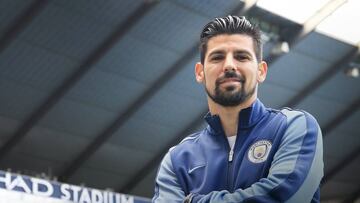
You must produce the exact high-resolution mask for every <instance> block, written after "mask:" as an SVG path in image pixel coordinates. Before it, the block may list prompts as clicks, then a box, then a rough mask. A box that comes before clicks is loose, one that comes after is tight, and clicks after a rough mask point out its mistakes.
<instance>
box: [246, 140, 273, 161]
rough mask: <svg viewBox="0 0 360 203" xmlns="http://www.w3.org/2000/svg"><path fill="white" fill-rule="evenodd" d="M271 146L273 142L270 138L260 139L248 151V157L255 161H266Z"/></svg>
mask: <svg viewBox="0 0 360 203" xmlns="http://www.w3.org/2000/svg"><path fill="white" fill-rule="evenodd" d="M271 146H272V145H271V142H270V141H268V140H259V141H257V142H255V143H254V144H252V145H251V147H250V149H249V151H248V159H249V160H250V161H251V162H253V163H262V162H264V161H266V159H267V157H268V155H269V152H270V149H271Z"/></svg>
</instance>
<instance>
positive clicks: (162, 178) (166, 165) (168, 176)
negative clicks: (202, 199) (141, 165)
mask: <svg viewBox="0 0 360 203" xmlns="http://www.w3.org/2000/svg"><path fill="white" fill-rule="evenodd" d="M184 199H185V194H184V191H183V190H182V189H181V187H180V184H179V183H178V180H177V177H176V175H175V173H174V170H173V166H172V162H171V157H170V152H168V153H167V154H166V155H165V157H164V158H163V160H162V162H161V165H160V168H159V171H158V174H157V176H156V180H155V194H154V197H153V199H152V202H153V203H162V202H164V203H168V202H174V203H176V202H183V201H184Z"/></svg>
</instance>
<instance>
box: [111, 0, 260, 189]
mask: <svg viewBox="0 0 360 203" xmlns="http://www.w3.org/2000/svg"><path fill="white" fill-rule="evenodd" d="M256 2H257V0H247V1H245V2H244V5H241V6H239V7H237V8H235V9H234V10H233V11H231V12H230V14H232V15H239V16H242V15H245V14H246V13H248V12H249V11H250V10H251V9H252V8H253V7H254V6H255V4H256ZM198 46H199V44H196V46H194V47H192V48H191V49H190V50H189V51H188V52H187V53H191V55H195V54H197V52H198ZM190 59H191V58H188V57H186V56H184V57H181V58H180V59H179V61H178V62H177V63H180V62H181V61H186V62H187V61H189V60H190ZM178 68H182V67H176V66H173V67H172V68H170V69H178ZM167 77H168V76H167ZM168 78H169V77H168ZM169 79H170V78H169ZM207 111H208V110H207V109H205V110H204V111H202V112H201V114H200V115H199V116H198V117H196V118H195V119H194V121H193V122H191V123H190V124H189V125H188V126H187V127H186V128H184V130H182V131H181V132H180V133H179V134H178V135H176V136H175V137H174V138H173V139H172V140H171V141H170V142H169V143H168V145H166V146H165V147H164V148H162V149H161V150H160V152H159V153H157V154H156V155H155V156H154V158H153V159H151V160H150V161H149V162H148V163H147V164H146V165H145V166H144V167H142V168H141V169H140V170H139V171H138V172H137V173H135V175H133V176H132V177H130V178H129V181H128V182H127V183H125V184H123V185H122V186H121V188H119V189H118V191H120V192H123V193H128V192H129V191H130V190H132V189H133V188H134V187H135V186H136V185H137V184H138V183H139V182H140V181H141V180H142V179H143V178H145V177H146V176H147V175H148V174H149V173H150V172H151V171H152V170H153V169H154V168H155V167H156V166H158V164H159V163H160V161H161V159H162V157H163V156H164V154H165V153H166V152H167V151H168V149H169V148H170V147H172V146H174V145H176V144H178V143H179V142H180V141H181V140H182V139H183V138H185V137H186V136H187V135H188V134H189V132H192V131H193V130H194V129H195V128H196V127H198V126H199V125H200V124H201V123H202V122H203V119H201V118H202V117H203V116H204V115H205V114H206V112H207Z"/></svg>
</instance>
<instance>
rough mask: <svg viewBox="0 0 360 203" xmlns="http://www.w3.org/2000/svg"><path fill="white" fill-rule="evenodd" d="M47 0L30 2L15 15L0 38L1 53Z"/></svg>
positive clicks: (42, 7) (41, 8)
mask: <svg viewBox="0 0 360 203" xmlns="http://www.w3.org/2000/svg"><path fill="white" fill-rule="evenodd" d="M48 3H49V1H48V0H37V1H34V2H33V3H32V4H30V5H29V6H28V7H27V8H26V9H25V11H24V12H23V13H21V14H20V15H19V16H17V17H16V19H15V20H14V23H13V24H11V26H9V28H8V29H7V31H6V32H5V33H4V35H3V37H2V38H1V39H0V53H2V52H3V51H4V50H5V49H6V48H7V47H8V46H9V45H10V44H11V43H12V42H13V41H14V40H15V38H16V37H17V36H18V35H19V34H20V33H21V32H22V31H23V30H24V29H25V28H26V27H27V26H28V25H29V24H30V22H31V21H32V20H33V19H34V18H35V17H36V16H37V15H38V14H39V13H40V12H41V11H42V10H43V9H44V8H45V7H46V5H47V4H48Z"/></svg>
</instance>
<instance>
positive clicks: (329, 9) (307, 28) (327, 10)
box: [266, 0, 348, 64]
mask: <svg viewBox="0 0 360 203" xmlns="http://www.w3.org/2000/svg"><path fill="white" fill-rule="evenodd" d="M347 1H348V0H332V1H330V2H328V3H327V4H326V5H325V6H323V7H322V8H321V9H320V10H318V11H317V12H316V13H315V14H314V15H313V16H311V17H310V18H309V19H308V20H307V21H306V22H305V23H304V24H303V26H302V28H301V29H300V30H299V32H297V33H295V35H294V36H292V37H290V38H289V40H288V41H287V43H288V44H289V47H290V48H291V47H293V46H295V45H296V44H297V43H298V42H300V41H301V40H302V39H304V38H305V37H306V36H308V35H309V34H310V33H311V32H312V31H313V30H315V28H316V26H317V25H319V24H320V23H321V22H322V21H323V20H324V19H325V18H326V17H328V16H329V15H331V14H332V13H333V12H334V11H335V10H336V9H337V8H339V7H340V6H341V5H343V4H344V3H346V2H347ZM284 55H285V54H281V55H273V54H271V53H270V55H269V56H268V57H267V58H266V61H269V63H271V64H273V63H274V62H275V61H277V60H278V59H279V58H280V57H281V56H284Z"/></svg>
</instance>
